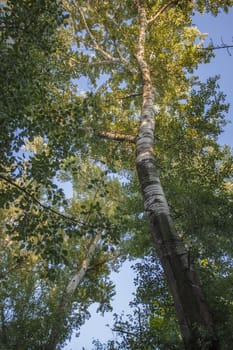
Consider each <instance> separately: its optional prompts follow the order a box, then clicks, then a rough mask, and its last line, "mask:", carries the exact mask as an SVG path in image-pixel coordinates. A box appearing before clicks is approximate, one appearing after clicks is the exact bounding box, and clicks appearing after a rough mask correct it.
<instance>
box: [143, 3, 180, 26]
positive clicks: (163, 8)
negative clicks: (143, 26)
mask: <svg viewBox="0 0 233 350" xmlns="http://www.w3.org/2000/svg"><path fill="white" fill-rule="evenodd" d="M175 2H176V0H170V1H168V2H167V3H166V4H164V5H163V6H162V7H161V8H160V9H159V11H158V12H157V13H156V14H155V15H154V17H152V18H150V19H149V20H148V21H147V24H152V23H154V22H155V21H156V20H157V19H158V18H159V17H160V16H161V15H162V14H163V13H164V12H165V11H166V10H167V9H168V8H169V7H170V6H171V5H172V4H174V3H175Z"/></svg>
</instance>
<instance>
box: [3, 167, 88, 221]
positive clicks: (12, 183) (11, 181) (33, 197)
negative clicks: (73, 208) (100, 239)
mask: <svg viewBox="0 0 233 350" xmlns="http://www.w3.org/2000/svg"><path fill="white" fill-rule="evenodd" d="M0 179H2V180H4V181H5V182H7V183H9V184H10V185H12V186H14V187H16V188H18V189H19V190H20V191H21V192H23V193H24V194H25V195H26V197H28V198H30V199H31V200H32V201H33V202H35V203H36V204H37V205H39V206H40V207H41V208H43V209H45V210H48V211H49V212H51V213H53V214H55V215H57V216H60V217H61V218H63V219H65V220H67V221H70V222H73V223H74V224H76V225H77V224H78V225H83V226H84V225H85V223H84V222H83V221H81V220H76V219H75V218H73V217H71V216H67V215H65V214H62V213H60V212H58V211H56V210H55V209H53V208H51V207H50V206H48V205H45V204H43V203H41V202H40V201H39V200H38V199H37V198H36V197H35V196H33V195H32V194H31V193H30V192H28V191H27V190H26V189H25V188H24V187H22V186H20V185H18V184H17V183H15V182H14V181H13V180H11V179H10V178H9V177H6V176H4V175H2V174H0Z"/></svg>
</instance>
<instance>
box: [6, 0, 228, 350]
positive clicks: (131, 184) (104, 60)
mask: <svg viewBox="0 0 233 350" xmlns="http://www.w3.org/2000/svg"><path fill="white" fill-rule="evenodd" d="M27 5H29V6H27ZM231 5H232V1H225V2H224V4H222V2H221V1H189V2H186V3H185V4H183V2H182V3H181V2H179V1H148V2H145V1H130V2H127V3H125V1H118V2H117V4H116V3H112V2H108V1H102V2H101V1H92V2H89V1H76V0H74V1H66V0H63V1H62V3H60V2H59V3H58V4H57V3H56V2H51V5H48V4H47V3H46V2H43V4H42V5H41V4H40V3H39V2H37V1H36V2H35V3H33V4H32V3H31V2H30V1H28V2H27V1H26V2H25V1H20V2H14V1H10V2H7V6H6V7H5V10H4V11H3V14H4V15H3V16H2V17H1V26H2V27H3V28H4V31H3V33H4V35H3V37H2V39H1V52H3V53H4V55H3V57H4V60H3V62H4V65H3V66H4V67H8V62H9V61H10V62H15V65H14V66H13V67H16V72H15V69H13V71H12V72H11V71H10V72H11V75H10V78H9V81H10V83H11V85H10V88H11V92H12V91H14V92H15V97H16V101H15V102H14V103H13V104H10V103H8V101H9V98H10V96H11V94H9V92H8V90H7V85H6V84H4V83H3V85H2V89H3V92H4V99H3V101H4V103H3V106H2V107H1V111H3V112H4V115H6V116H7V118H6V121H5V124H4V129H3V136H4V137H3V140H4V142H3V147H2V149H3V151H4V152H5V153H3V154H4V158H3V159H4V164H3V166H2V169H1V179H2V180H3V181H4V182H5V183H7V184H8V189H10V191H8V190H6V191H4V193H5V197H4V198H3V200H2V202H3V204H4V205H5V203H6V202H8V204H9V203H10V204H11V203H12V202H13V201H17V200H18V205H19V207H20V208H22V207H23V208H24V214H23V215H22V216H18V217H17V218H15V220H14V221H13V222H11V221H10V220H9V224H10V225H8V232H9V233H11V235H12V236H14V234H15V232H16V236H17V237H19V240H22V241H23V242H26V244H25V243H24V244H25V247H26V248H27V249H28V248H29V249H31V248H33V250H34V251H35V252H36V253H37V254H38V253H39V254H42V253H43V256H42V257H43V258H44V259H45V260H47V262H48V261H50V259H52V261H53V262H55V264H58V263H64V261H65V255H66V254H67V253H65V251H67V249H63V245H62V243H61V242H62V240H63V239H64V232H66V233H67V232H68V233H67V234H68V236H69V235H70V236H69V237H71V238H72V237H73V236H72V232H76V234H80V232H81V234H84V237H85V236H88V234H89V231H90V229H91V226H90V225H89V226H88V225H87V224H86V222H85V220H86V218H91V219H94V221H95V220H96V218H97V222H96V221H95V224H96V225H95V228H97V227H100V226H101V222H102V221H104V224H105V226H104V229H106V227H107V229H109V228H110V227H111V225H112V223H114V227H115V228H116V225H115V223H116V222H118V223H120V224H118V225H119V227H118V229H119V231H118V230H117V237H118V239H119V236H121V237H122V239H121V246H122V247H123V248H124V249H130V252H131V254H133V249H134V250H136V249H135V248H137V249H138V250H140V251H141V252H142V251H143V250H144V251H145V250H146V249H147V246H146V245H145V240H144V233H145V232H146V231H145V217H144V216H143V214H142V211H143V209H142V204H139V203H138V195H137V193H138V185H139V184H140V186H141V191H142V195H143V203H144V210H145V213H146V216H147V217H148V220H149V226H150V231H151V236H152V240H153V244H154V246H155V247H156V251H157V254H158V256H159V259H160V262H161V264H162V266H163V269H164V271H165V275H166V279H167V283H168V287H169V289H170V292H171V293H172V295H173V299H174V304H175V309H176V313H177V318H178V321H179V324H180V328H181V334H182V337H183V340H184V344H185V347H186V348H187V349H203V348H206V349H217V348H218V345H217V340H216V337H215V335H214V326H213V321H212V317H211V314H210V312H209V308H208V305H207V302H206V300H205V298H204V295H203V291H202V289H201V287H200V283H199V281H198V278H197V274H196V271H195V269H194V263H193V259H192V258H191V257H190V250H189V249H187V248H186V246H185V244H184V242H186V243H190V244H191V247H192V242H193V241H195V240H198V239H199V238H200V236H198V234H197V231H198V229H196V230H193V231H192V230H191V234H190V236H189V235H188V234H187V231H188V230H189V231H190V227H192V224H193V223H194V221H193V220H192V219H191V215H189V212H188V210H189V209H190V207H191V208H192V207H193V204H194V203H195V206H194V208H195V210H193V212H194V213H195V215H200V211H198V210H197V208H198V204H199V203H200V202H201V199H202V198H205V200H206V199H208V201H209V202H208V203H210V202H211V200H217V201H218V203H219V204H221V203H222V202H221V200H222V199H223V197H222V196H221V195H219V192H216V185H217V188H218V189H219V188H221V189H222V188H223V187H224V186H225V184H226V183H228V182H229V183H231V182H230V181H231V180H230V171H231V169H230V166H229V164H230V162H231V159H232V158H231V155H230V154H229V153H227V150H225V151H222V150H221V149H220V148H219V146H217V144H216V137H217V136H218V134H219V132H220V129H221V127H222V125H223V123H224V120H223V119H224V117H223V115H224V112H225V111H226V110H227V106H226V105H225V103H224V98H223V96H222V95H221V94H219V93H218V92H217V91H216V80H210V81H209V82H208V83H207V85H200V92H199V93H198V92H197V88H198V84H199V83H198V81H197V80H195V79H194V78H193V77H190V76H189V75H188V74H187V73H193V71H194V69H195V68H196V67H197V65H198V64H199V63H201V62H208V61H209V59H210V56H211V51H209V50H203V47H202V39H203V35H202V34H201V33H200V32H199V31H198V30H197V29H196V28H193V27H192V20H191V15H192V14H193V11H195V10H198V11H200V12H204V11H210V12H211V13H213V14H214V15H216V14H217V13H218V11H220V10H221V9H224V10H225V11H227V10H228V8H229V6H231ZM50 6H51V8H50ZM30 11H31V12H30ZM30 13H31V14H33V16H34V17H35V18H34V19H35V21H34V22H33V23H35V30H33V31H30V33H29V32H28V31H27V28H25V27H24V26H23V25H22V23H24V18H25V15H28V14H30ZM29 18H30V17H29ZM47 21H48V24H49V25H48V28H47V25H45V23H47ZM12 23H13V24H14V25H13V26H12ZM15 28H17V30H15ZM18 33H19V34H20V35H19V34H18ZM38 37H39V38H40V39H41V40H39V41H37V38H38ZM9 40H10V44H9ZM41 48H42V50H41ZM24 61H25V62H28V66H29V70H28V71H27V73H28V74H26V76H25V77H24V70H25V62H24ZM4 72H5V68H4V69H3V70H2V73H1V76H2V79H1V80H2V81H3V82H4ZM15 73H17V75H16V76H17V80H16V81H15V80H14V76H15ZM32 73H33V74H32ZM83 76H86V77H87V79H88V81H89V85H90V89H89V91H88V92H86V93H85V94H81V93H80V91H79V90H78V91H77V87H76V86H75V85H76V84H74V79H76V82H77V85H79V84H80V82H79V80H77V79H79V78H82V77H83ZM22 78H24V79H22ZM22 82H23V83H22ZM21 88H23V89H21ZM191 88H194V90H193V91H192V92H190V90H191ZM31 89H32V91H33V94H31ZM21 90H22V91H21ZM21 92H22V93H21ZM25 97H26V98H25ZM12 106H13V108H12ZM44 116H46V118H45V117H44ZM155 126H156V127H155ZM154 136H156V137H157V142H156V144H154V143H155V142H154ZM25 137H27V138H28V141H25ZM28 142H29V143H30V142H31V143H32V145H33V147H34V149H32V148H31V149H29V154H28V153H25V157H26V158H27V157H28V159H27V160H26V162H25V160H22V159H20V155H21V151H22V146H23V145H24V146H25V144H26V146H27V145H28ZM135 144H136V147H135ZM35 145H36V147H35ZM135 148H136V154H137V156H136V159H135V158H134V153H135ZM30 152H32V153H30ZM74 158H75V159H81V161H80V164H81V165H83V164H84V163H83V160H84V159H85V158H87V159H88V163H89V164H92V165H93V164H94V165H96V166H97V165H98V166H99V167H100V168H102V170H103V169H104V171H107V172H108V174H109V176H113V174H114V173H115V174H117V175H118V176H120V177H121V178H122V180H124V183H123V184H122V189H123V190H124V196H123V197H124V200H123V201H122V202H121V204H120V205H119V207H120V209H119V208H118V209H117V208H116V210H115V214H116V215H113V216H112V215H110V213H108V212H107V213H106V209H105V208H106V207H108V201H107V202H106V198H107V195H106V193H105V192H104V194H103V199H102V200H99V201H97V202H96V200H95V198H94V199H93V198H92V202H91V203H92V204H91V203H90V202H89V199H88V196H86V194H84V193H87V192H86V189H85V190H84V192H83V189H80V191H81V192H80V194H79V201H80V202H82V199H83V198H84V199H85V201H86V202H87V204H88V206H87V211H85V206H86V203H83V204H82V205H84V208H82V207H80V206H79V205H78V206H77V208H78V210H79V213H80V215H81V218H82V220H81V224H82V225H81V226H82V227H83V228H84V229H82V230H80V220H79V215H77V214H76V215H77V216H78V218H73V216H72V217H70V216H69V217H67V216H66V215H65V212H69V208H68V206H67V204H66V202H65V201H63V199H64V196H63V194H62V192H61V191H59V190H58V188H57V186H56V185H54V177H56V176H58V175H59V174H60V173H61V170H62V168H63V167H66V170H67V169H68V168H69V167H70V168H71V169H73V168H72V162H73V159H74ZM155 159H156V160H157V162H155ZM184 160H185V163H184ZM74 164H76V171H77V172H79V171H80V168H79V167H77V163H75V162H74ZM135 164H136V167H137V174H138V177H136V175H135V172H134V167H135ZM219 164H220V165H219ZM81 165H80V166H81ZM216 166H217V167H218V169H217V170H218V171H216V173H214V175H213V176H212V175H211V174H212V172H213V169H215V168H216ZM159 168H160V172H161V178H162V180H163V183H164V188H165V189H166V192H167V197H168V199H169V203H171V208H172V211H171V214H172V216H173V218H174V217H175V216H176V215H178V217H177V219H176V220H173V221H174V223H175V225H176V230H175V228H174V224H173V222H172V219H171V214H170V211H169V208H168V204H167V200H166V198H165V195H164V192H163V189H162V186H161V182H160V178H159V171H158V169H159ZM81 173H82V172H81ZM203 173H204V174H205V175H208V176H210V178H211V180H214V184H213V186H212V187H211V186H206V183H205V182H204V181H201V186H200V185H199V184H198V181H197V180H199V179H202V178H203ZM180 174H181V175H182V176H181V175H180ZM88 176H89V173H88ZM217 177H218V179H219V182H217V181H216V179H217ZM89 181H90V185H91V184H92V182H91V180H90V179H89ZM94 182H95V181H94ZM138 182H139V184H138ZM25 186H27V187H25ZM200 187H201V191H199V188H200ZM116 188H117V187H116V186H112V188H111V190H110V191H111V194H112V193H114V191H115V190H116ZM12 189H13V190H12ZM197 189H198V192H197ZM210 189H211V192H210V195H209V192H208V190H210ZM199 192H200V193H199ZM223 192H224V191H223ZM223 192H221V193H223ZM22 193H23V194H24V196H23V201H22V200H21V199H22V197H21V194H22ZM174 193H175V194H176V195H177V196H174ZM197 193H198V194H197ZM195 194H196V196H195ZM207 194H208V196H207ZM225 195H226V191H225ZM202 196H203V197H202ZM100 197H101V196H100ZM105 197H106V198H105ZM173 197H175V198H173ZM225 197H226V196H225ZM225 197H224V198H225ZM25 198H26V200H25ZM40 198H44V200H45V201H46V204H43V203H41V204H42V205H41V204H40V203H38V202H39V201H40ZM177 198H180V199H181V201H179V200H178V199H177ZM189 198H191V199H192V201H191V204H190V201H189ZM28 199H30V201H29V200H28ZM227 201H228V205H227V206H225V205H224V209H225V213H226V216H227V222H228V221H230V215H229V212H230V209H231V200H230V196H229V197H228V199H227ZM25 202H26V204H25ZM173 205H174V207H173ZM35 206H36V207H37V208H38V206H39V208H40V210H39V213H38V212H37V211H36V210H35ZM62 208H63V212H62ZM202 208H203V207H202ZM82 209H84V211H83V212H82ZM208 209H209V208H206V207H205V210H206V211H207V212H209V211H210V210H209V211H208ZM96 210H97V214H96ZM28 211H30V212H31V213H32V215H30V217H29V216H28V215H26V213H27V212H28ZM217 212H218V211H217V210H216V213H217ZM92 213H93V214H94V218H93V216H92ZM38 214H39V215H38ZM99 214H100V215H99ZM180 214H182V216H183V217H180ZM54 215H55V217H56V218H60V219H59V220H56V219H54ZM86 215H87V216H86ZM83 216H84V222H83ZM122 216H123V217H124V219H126V220H125V221H124V220H121V218H122ZM203 216H204V215H203ZM209 217H210V216H209ZM202 218H203V217H202ZM204 218H205V217H204ZM43 223H46V225H44V224H43ZM47 223H48V226H47ZM142 223H143V226H142ZM195 223H196V222H195ZM41 224H42V225H41ZM83 224H84V225H83ZM88 224H90V222H89V221H88ZM139 225H141V226H139ZM25 227H27V228H28V234H29V236H27V237H25V235H24V231H25ZM47 227H49V228H50V229H49V230H48V228H47ZM139 227H140V229H139ZM77 228H78V229H77ZM199 228H200V227H199ZM38 230H39V231H38ZM48 231H49V233H48ZM84 231H85V232H84ZM112 231H114V230H112ZM38 233H39V237H41V244H40V245H39V250H38V248H37V247H38V244H37V241H36V240H37V238H33V237H38ZM139 233H140V236H139ZM207 233H208V237H210V236H211V234H210V232H209V231H208V232H207ZM217 233H219V232H218V231H217V230H216V232H215V233H214V234H215V236H216V235H217ZM92 234H94V236H95V234H96V231H95V232H92ZM224 234H225V231H224ZM145 235H146V233H145ZM51 237H53V238H52V239H51ZM65 237H66V235H65ZM109 237H111V238H112V239H115V238H114V237H115V235H114V233H112V232H111V234H110V235H109ZM138 237H140V239H138ZM86 238H88V237H86ZM88 239H90V238H88ZM228 239H229V237H228ZM132 241H134V242H135V241H136V242H137V247H136V246H134V247H133V249H132V246H133V244H131V242H132ZM29 242H30V246H29V247H28V244H29ZM43 242H44V243H45V244H42V243H43ZM139 242H140V243H139ZM202 242H203V246H204V240H203V241H202ZM69 243H70V244H72V243H73V244H74V245H75V241H74V242H72V239H71V240H69ZM146 243H147V244H150V243H149V239H148V236H147V242H146ZM22 248H23V247H22V246H21V249H22ZM55 248H56V249H55ZM107 248H108V245H107ZM228 248H229V247H227V245H225V246H224V251H223V250H222V251H221V253H220V250H221V249H219V248H218V249H217V250H218V251H217V252H216V255H217V254H219V256H220V255H221V257H223V256H224V255H225V256H226V255H227V256H228V255H229V256H230V254H231V253H232V252H230V251H229V249H228ZM191 250H192V249H191ZM193 250H194V254H193V256H194V258H196V260H198V254H195V249H193ZM57 252H58V253H59V254H57ZM191 253H192V252H191ZM68 256H69V257H70V258H72V256H73V255H72V254H71V253H70V252H69V254H68ZM84 260H85V258H84ZM84 260H83V261H84ZM76 276H77V275H76ZM58 305H59V303H58ZM62 305H63V304H62ZM58 309H59V307H58ZM58 318H59V317H58ZM55 333H56V334H58V332H57V330H55ZM54 344H55V343H54ZM53 346H56V345H53Z"/></svg>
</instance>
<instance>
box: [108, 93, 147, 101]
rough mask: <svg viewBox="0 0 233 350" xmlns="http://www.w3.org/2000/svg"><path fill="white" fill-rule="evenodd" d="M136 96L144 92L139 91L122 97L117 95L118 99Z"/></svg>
mask: <svg viewBox="0 0 233 350" xmlns="http://www.w3.org/2000/svg"><path fill="white" fill-rule="evenodd" d="M136 96H142V92H137V93H134V94H129V95H126V96H122V97H115V99H116V100H126V99H127V98H132V97H136Z"/></svg>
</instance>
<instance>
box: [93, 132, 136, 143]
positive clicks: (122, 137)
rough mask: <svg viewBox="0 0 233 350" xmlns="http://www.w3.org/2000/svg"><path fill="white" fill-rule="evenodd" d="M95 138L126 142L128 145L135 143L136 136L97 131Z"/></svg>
mask: <svg viewBox="0 0 233 350" xmlns="http://www.w3.org/2000/svg"><path fill="white" fill-rule="evenodd" d="M96 135H97V136H99V137H102V138H105V139H108V140H114V141H128V142H130V143H136V139H137V137H136V136H132V135H125V134H119V133H117V132H109V131H98V132H97V133H96Z"/></svg>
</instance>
